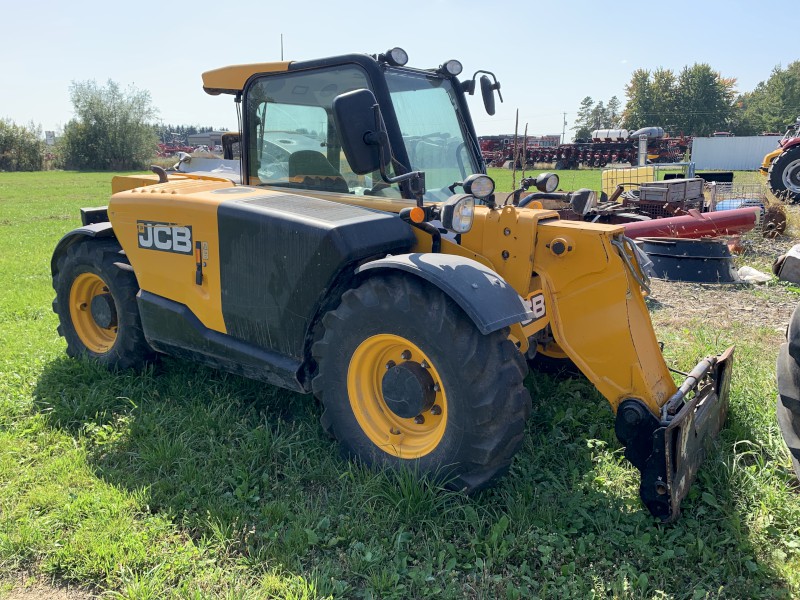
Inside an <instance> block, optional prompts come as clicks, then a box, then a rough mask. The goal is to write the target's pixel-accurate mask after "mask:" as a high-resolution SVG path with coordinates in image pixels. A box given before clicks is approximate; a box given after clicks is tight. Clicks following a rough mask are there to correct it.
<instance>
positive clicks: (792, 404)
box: [777, 305, 800, 479]
mask: <svg viewBox="0 0 800 600" xmlns="http://www.w3.org/2000/svg"><path fill="white" fill-rule="evenodd" d="M786 340H787V341H786V343H785V344H783V345H781V349H780V352H779V354H778V368H777V374H778V406H777V417H778V426H779V427H780V430H781V433H782V434H783V439H784V441H785V442H786V445H787V446H788V447H789V453H790V454H791V456H792V465H793V466H794V472H795V474H796V475H797V477H798V479H800V305H798V306H797V307H796V308H795V309H794V312H793V313H792V319H791V321H790V322H789V329H788V330H787V332H786Z"/></svg>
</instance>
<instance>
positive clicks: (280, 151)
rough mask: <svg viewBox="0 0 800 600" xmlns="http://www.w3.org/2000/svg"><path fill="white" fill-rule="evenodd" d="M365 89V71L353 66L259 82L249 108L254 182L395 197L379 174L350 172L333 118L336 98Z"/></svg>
mask: <svg viewBox="0 0 800 600" xmlns="http://www.w3.org/2000/svg"><path fill="white" fill-rule="evenodd" d="M361 88H369V84H368V82H367V78H366V75H365V73H364V71H363V70H362V69H361V68H360V67H356V66H352V65H351V66H342V67H331V68H327V69H316V70H314V71H309V72H302V71H300V72H288V73H280V74H271V75H265V76H263V77H262V78H260V79H259V80H257V81H256V82H255V83H254V84H253V86H252V88H251V89H250V90H249V91H248V95H247V98H248V100H247V106H246V110H247V116H248V119H247V123H248V127H249V132H248V133H249V136H248V140H249V142H248V167H249V174H250V183H251V184H254V185H274V186H282V187H291V188H300V189H307V190H313V191H321V192H334V193H353V194H371V193H373V190H374V189H377V190H379V191H380V192H381V193H380V194H377V192H376V194H377V195H383V196H389V197H391V196H393V195H394V194H393V193H391V192H392V191H393V190H388V192H389V193H386V192H387V191H386V190H384V189H383V187H382V186H381V185H380V184H379V183H378V182H380V179H379V176H378V175H377V174H375V177H372V176H370V175H367V176H359V175H356V174H355V173H353V172H352V171H351V170H350V168H349V165H348V164H347V160H346V159H345V156H344V153H343V152H342V148H341V142H340V141H339V136H338V133H337V131H336V127H335V124H334V122H333V115H332V108H331V107H332V103H333V99H334V98H335V97H336V96H338V95H339V94H342V93H344V92H348V91H351V90H356V89H361ZM373 181H374V183H375V184H374V185H373ZM399 195H400V194H399V191H396V196H397V197H399Z"/></svg>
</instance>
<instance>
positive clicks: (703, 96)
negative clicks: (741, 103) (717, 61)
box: [675, 63, 736, 136]
mask: <svg viewBox="0 0 800 600" xmlns="http://www.w3.org/2000/svg"><path fill="white" fill-rule="evenodd" d="M735 86H736V80H735V79H725V78H723V77H722V76H721V75H720V74H719V73H717V72H716V71H713V70H712V69H711V67H710V66H709V65H707V64H705V63H695V64H694V65H692V66H691V67H684V68H683V70H682V71H681V74H680V75H679V76H678V86H677V89H676V94H675V106H676V108H677V114H676V115H675V117H676V125H677V126H678V128H679V129H680V130H681V131H684V132H686V133H691V134H692V135H699V136H703V135H710V134H712V133H713V132H714V131H719V130H727V129H730V125H731V117H732V115H733V100H734V97H735Z"/></svg>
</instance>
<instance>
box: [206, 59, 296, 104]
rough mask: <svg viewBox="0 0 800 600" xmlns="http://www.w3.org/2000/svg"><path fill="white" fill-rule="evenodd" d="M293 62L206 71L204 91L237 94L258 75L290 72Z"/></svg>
mask: <svg viewBox="0 0 800 600" xmlns="http://www.w3.org/2000/svg"><path fill="white" fill-rule="evenodd" d="M290 64H292V62H291V61H285V62H271V63H252V64H248V65H231V66H229V67H222V68H220V69H214V70H213V71H206V72H205V73H203V89H204V90H205V91H206V92H207V93H209V94H211V95H212V96H217V95H219V94H237V93H239V92H241V91H242V90H243V89H244V84H245V83H247V80H248V79H250V77H252V76H253V75H255V74H256V73H276V72H280V71H288V70H289V65H290Z"/></svg>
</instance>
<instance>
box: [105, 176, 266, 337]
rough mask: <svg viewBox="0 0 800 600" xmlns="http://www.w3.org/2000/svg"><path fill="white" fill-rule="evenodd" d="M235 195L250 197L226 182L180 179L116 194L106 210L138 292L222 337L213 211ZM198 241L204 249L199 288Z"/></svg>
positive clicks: (244, 190)
mask: <svg viewBox="0 0 800 600" xmlns="http://www.w3.org/2000/svg"><path fill="white" fill-rule="evenodd" d="M239 190H241V191H240V193H241V194H248V193H251V192H252V190H250V189H248V188H234V187H233V184H231V183H230V182H228V183H225V182H220V181H200V180H185V179H181V180H178V181H175V182H172V181H171V182H169V183H164V184H157V185H150V186H147V187H139V188H135V189H132V190H129V191H125V192H121V193H119V194H115V195H113V196H112V197H111V201H110V202H109V207H108V216H109V219H110V220H111V224H112V225H113V226H114V233H115V234H116V236H117V239H119V241H120V244H122V247H123V249H124V250H125V253H126V254H127V256H128V259H129V260H130V263H131V265H132V266H133V269H134V271H135V273H136V279H137V280H138V282H139V286H140V287H141V289H143V290H146V291H148V292H152V293H153V294H156V295H158V296H161V297H163V298H168V299H170V300H173V301H175V302H178V303H179V304H183V305H184V306H186V307H188V308H189V310H191V311H192V313H194V314H195V315H196V316H197V318H198V319H199V320H200V322H201V323H202V324H203V325H204V326H205V327H208V328H209V329H213V330H215V331H221V332H223V333H224V332H225V323H224V320H223V319H222V303H221V301H220V295H221V294H220V270H219V235H218V229H217V209H218V207H219V205H220V204H222V203H223V202H224V201H225V200H228V199H229V198H231V193H234V194H235V193H237V192H239ZM187 232H190V235H189V236H188V237H187ZM156 241H157V242H158V244H156V243H155V242H156ZM197 242H200V243H201V245H202V244H205V245H204V246H203V248H205V251H204V255H203V257H202V259H203V260H202V262H203V264H204V266H203V268H202V279H201V282H200V285H198V284H197V260H196V257H195V244H196V243H197ZM187 243H188V244H190V245H191V248H190V249H189V251H188V252H186V244H187Z"/></svg>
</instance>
